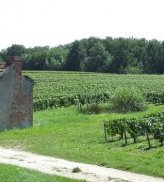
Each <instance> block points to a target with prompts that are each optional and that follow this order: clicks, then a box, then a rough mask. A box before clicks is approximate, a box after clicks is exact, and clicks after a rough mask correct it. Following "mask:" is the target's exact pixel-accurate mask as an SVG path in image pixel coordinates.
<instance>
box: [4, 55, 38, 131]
mask: <svg viewBox="0 0 164 182" xmlns="http://www.w3.org/2000/svg"><path fill="white" fill-rule="evenodd" d="M1 67H2V66H1ZM33 86H34V82H33V80H32V79H30V78H28V77H26V76H23V75H22V63H21V61H20V60H19V59H18V58H16V57H15V58H13V59H12V61H11V62H10V63H9V64H8V65H6V66H5V68H4V69H3V71H1V73H0V131H2V130H5V129H11V128H24V127H29V126H31V125H32V120H33V117H32V115H33V108H32V104H33V102H32V95H33Z"/></svg>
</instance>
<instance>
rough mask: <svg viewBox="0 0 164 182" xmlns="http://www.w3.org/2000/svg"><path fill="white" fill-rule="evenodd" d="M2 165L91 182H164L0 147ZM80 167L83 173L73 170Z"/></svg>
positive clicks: (158, 179) (149, 177) (153, 178)
mask: <svg viewBox="0 0 164 182" xmlns="http://www.w3.org/2000/svg"><path fill="white" fill-rule="evenodd" d="M0 163H4V164H11V165H16V166H20V167H25V168H28V169H34V170H37V171H41V172H44V173H47V174H52V175H53V174H54V175H60V176H65V177H68V178H74V179H85V180H86V181H90V182H107V181H110V182H114V181H115V182H116V181H117V182H122V181H126V182H129V181H131V182H164V179H161V178H155V177H151V176H146V175H140V174H135V173H131V172H125V171H121V170H117V169H111V168H105V167H99V166H95V165H90V164H82V163H77V162H71V161H67V160H63V159H58V158H52V157H45V156H41V155H37V154H33V153H30V152H24V151H18V150H13V149H5V148H1V147H0ZM77 167H79V168H80V170H81V172H78V173H74V172H72V170H73V169H74V168H77Z"/></svg>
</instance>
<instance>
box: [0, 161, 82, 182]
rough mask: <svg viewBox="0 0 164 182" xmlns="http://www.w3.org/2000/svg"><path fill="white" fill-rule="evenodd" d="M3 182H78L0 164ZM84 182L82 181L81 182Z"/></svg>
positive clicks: (0, 179)
mask: <svg viewBox="0 0 164 182" xmlns="http://www.w3.org/2000/svg"><path fill="white" fill-rule="evenodd" d="M0 181H1V182H45V181H46V182H52V181H54V182H55V181H56V182H78V180H73V179H68V178H64V177H59V176H52V175H47V174H43V173H40V172H38V171H32V170H28V169H24V168H20V167H16V166H10V165H5V164H0ZM81 182H82V181H81ZM83 182H84V181H83Z"/></svg>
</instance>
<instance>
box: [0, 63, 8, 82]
mask: <svg viewBox="0 0 164 182" xmlns="http://www.w3.org/2000/svg"><path fill="white" fill-rule="evenodd" d="M9 67H10V66H9V65H8V64H0V79H1V78H2V77H3V76H4V75H5V74H6V72H7V69H8V68H9Z"/></svg>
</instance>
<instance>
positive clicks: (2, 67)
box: [0, 63, 35, 85]
mask: <svg viewBox="0 0 164 182" xmlns="http://www.w3.org/2000/svg"><path fill="white" fill-rule="evenodd" d="M13 67H14V63H12V64H0V79H1V78H2V77H3V76H4V75H5V74H7V72H8V70H9V69H11V68H13ZM22 77H25V78H26V79H28V80H29V81H30V82H31V83H32V84H33V85H34V84H35V81H34V80H33V79H32V78H31V77H29V76H26V75H22Z"/></svg>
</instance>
